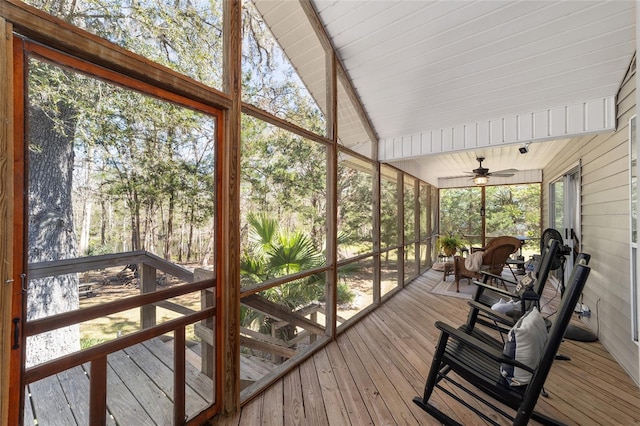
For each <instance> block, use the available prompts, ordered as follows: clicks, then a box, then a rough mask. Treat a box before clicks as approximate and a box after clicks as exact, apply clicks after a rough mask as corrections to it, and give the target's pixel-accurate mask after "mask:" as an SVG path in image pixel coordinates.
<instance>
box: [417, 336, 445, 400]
mask: <svg viewBox="0 0 640 426" xmlns="http://www.w3.org/2000/svg"><path fill="white" fill-rule="evenodd" d="M448 339H449V335H447V334H445V333H442V332H441V333H440V339H439V340H438V346H437V347H436V353H435V354H434V355H433V361H432V362H431V369H430V370H429V375H428V376H427V381H426V383H425V385H424V394H423V395H422V402H423V403H424V404H427V403H428V401H429V398H430V397H431V394H432V393H433V389H434V387H435V386H436V383H437V382H438V373H439V372H440V370H441V368H442V365H441V363H442V356H443V355H444V350H445V349H446V348H447V340H448ZM416 398H417V397H416Z"/></svg>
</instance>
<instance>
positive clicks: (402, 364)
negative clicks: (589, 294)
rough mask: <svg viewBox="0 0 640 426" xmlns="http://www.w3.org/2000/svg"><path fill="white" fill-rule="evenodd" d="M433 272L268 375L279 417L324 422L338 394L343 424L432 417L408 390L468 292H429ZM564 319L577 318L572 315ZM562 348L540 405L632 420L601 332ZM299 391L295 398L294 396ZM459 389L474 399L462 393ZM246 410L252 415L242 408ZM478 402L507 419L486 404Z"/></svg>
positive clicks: (258, 402)
mask: <svg viewBox="0 0 640 426" xmlns="http://www.w3.org/2000/svg"><path fill="white" fill-rule="evenodd" d="M441 279H442V274H441V273H437V272H435V271H434V272H431V271H429V272H427V273H426V274H424V275H423V276H421V277H419V278H418V279H416V280H415V281H414V282H412V283H410V284H409V285H408V286H407V287H406V288H405V289H403V290H402V291H400V292H398V293H397V294H395V295H394V296H393V297H392V298H391V299H390V300H388V301H387V302H386V303H385V304H384V305H383V306H381V307H380V308H378V309H377V310H375V311H374V312H372V313H371V314H369V315H368V316H367V317H365V318H363V319H361V320H360V321H358V322H357V323H356V324H354V325H353V326H352V327H350V328H349V329H348V330H345V331H344V332H343V333H341V334H340V335H339V336H338V337H337V338H336V341H335V342H331V343H330V344H329V345H328V346H326V347H325V348H324V349H323V350H322V354H316V355H314V356H313V357H311V358H309V359H307V360H306V361H304V362H303V363H302V364H301V365H299V366H298V367H296V368H294V369H293V370H292V371H291V372H290V373H288V374H287V375H286V376H285V377H283V378H282V379H280V380H278V381H276V382H275V383H274V385H273V386H277V387H279V388H280V389H282V390H283V392H284V395H283V401H284V404H285V407H284V409H283V417H284V419H285V421H284V424H285V425H288V424H309V425H328V424H332V423H331V422H330V421H329V417H330V416H334V415H337V416H340V413H337V414H336V407H335V405H334V404H331V403H329V404H327V403H326V401H337V400H338V399H339V398H341V399H342V401H343V402H344V406H345V407H346V410H347V413H348V418H347V421H346V422H345V423H343V424H374V425H379V424H392V425H393V424H403V425H436V424H438V422H436V421H435V420H434V419H433V418H432V417H430V416H429V415H428V414H427V413H425V412H423V411H422V410H420V409H418V408H417V406H415V404H413V403H412V402H411V400H412V398H413V397H414V396H416V395H419V394H421V393H422V388H423V386H424V380H425V378H426V375H427V372H428V369H429V366H430V363H431V360H432V357H433V351H434V349H435V345H436V342H437V338H438V335H439V333H438V330H437V329H436V328H435V326H434V323H435V321H444V322H447V323H449V324H452V325H455V326H457V325H460V324H462V323H464V322H465V321H466V317H467V313H468V305H467V301H466V300H464V299H461V298H455V297H449V296H443V295H438V294H434V293H431V292H430V289H431V288H432V287H433V286H435V285H436V284H437V283H438V282H439V281H440V280H441ZM464 285H466V284H464ZM547 287H551V286H547ZM548 290H549V292H548V294H545V296H546V298H545V300H547V301H549V302H548V305H549V306H547V307H548V308H550V309H551V312H552V311H553V309H554V305H555V304H557V303H558V302H559V295H556V294H555V293H556V292H555V291H554V289H553V288H549V289H548ZM572 321H573V322H574V323H576V324H579V320H577V318H574V319H573V320H572ZM560 353H561V354H563V355H567V356H569V357H570V358H571V360H569V361H556V362H555V363H554V365H553V367H552V369H551V373H550V375H549V378H548V379H547V383H546V384H545V389H546V390H547V392H548V393H549V398H544V397H541V398H540V399H539V402H538V405H537V406H536V409H537V410H538V411H540V412H542V413H543V414H547V415H551V416H553V417H556V418H558V419H559V420H561V421H564V422H566V423H568V424H570V425H579V424H620V425H632V424H640V410H638V407H640V390H639V389H638V386H637V385H636V384H635V383H634V382H633V381H632V380H631V379H630V378H629V377H628V376H627V374H626V373H625V372H624V370H623V369H622V368H621V367H620V366H619V365H618V364H617V363H616V361H615V360H614V359H613V358H612V357H611V356H610V355H609V353H608V352H607V351H606V349H604V348H603V347H602V345H601V344H600V343H599V342H592V343H585V342H574V341H569V340H566V341H564V342H563V343H562V345H561V347H560ZM328 371H332V372H333V376H334V378H335V382H334V381H333V380H330V381H328V373H327V372H328ZM321 383H325V385H321ZM326 383H330V385H326ZM455 392H456V394H458V395H460V391H455ZM322 393H330V394H331V395H322ZM300 399H302V400H303V401H304V406H303V407H300V406H299V404H300V403H299V402H297V403H296V402H295V401H300ZM464 399H465V400H466V401H468V402H470V403H472V404H474V405H475V406H478V407H480V405H478V404H477V403H475V402H474V401H473V400H471V398H470V397H465V398H464ZM319 401H321V402H319ZM432 401H433V402H434V404H435V405H437V406H438V407H439V408H441V409H442V410H443V411H445V412H446V413H447V414H449V415H451V416H452V417H454V418H455V419H457V420H458V421H460V422H461V423H463V424H469V425H470V424H473V425H477V424H481V423H479V421H480V419H479V418H478V417H477V416H476V415H475V414H473V413H471V412H470V411H469V410H467V409H466V408H464V407H462V406H461V405H460V404H458V403H457V402H455V401H453V400H451V398H449V397H447V396H444V395H443V394H442V392H439V391H437V390H436V392H435V393H434V396H433V397H432ZM263 406H264V404H263V399H262V398H261V397H260V396H258V397H257V398H256V399H254V400H251V401H248V402H247V403H246V404H245V405H243V407H242V409H241V413H240V414H237V413H236V414H231V415H229V416H228V417H222V418H221V419H219V420H220V423H216V424H234V425H235V424H238V425H253V424H256V420H259V419H263V420H264V417H262V414H261V410H262V409H263V408H262V407H263ZM249 412H250V413H251V416H245V413H249ZM483 412H484V413H485V414H487V415H489V416H490V417H492V418H495V419H496V420H498V421H499V422H500V424H505V425H506V424H508V422H507V421H506V420H504V419H498V417H496V415H495V413H492V412H490V411H489V410H488V409H486V408H484V407H483ZM294 413H295V414H294ZM354 413H357V415H355V414H354ZM263 424H264V423H263ZM531 424H532V425H535V424H537V423H536V422H533V421H532V422H531Z"/></svg>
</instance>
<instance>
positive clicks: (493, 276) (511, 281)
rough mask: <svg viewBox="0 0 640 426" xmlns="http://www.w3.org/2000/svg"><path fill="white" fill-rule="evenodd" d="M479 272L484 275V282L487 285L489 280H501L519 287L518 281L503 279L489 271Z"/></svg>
mask: <svg viewBox="0 0 640 426" xmlns="http://www.w3.org/2000/svg"><path fill="white" fill-rule="evenodd" d="M479 272H480V274H482V275H483V282H485V283H486V282H487V280H488V279H489V278H494V279H496V280H500V281H502V282H503V283H507V284H509V285H512V286H514V287H515V286H517V285H518V283H517V282H516V281H513V280H510V279H508V278H504V277H502V276H500V275H496V274H492V273H491V272H489V271H479Z"/></svg>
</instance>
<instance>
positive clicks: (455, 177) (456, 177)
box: [440, 175, 473, 179]
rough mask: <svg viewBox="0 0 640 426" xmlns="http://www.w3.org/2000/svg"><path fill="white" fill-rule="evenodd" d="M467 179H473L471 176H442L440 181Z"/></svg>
mask: <svg viewBox="0 0 640 426" xmlns="http://www.w3.org/2000/svg"><path fill="white" fill-rule="evenodd" d="M468 177H473V176H469V175H462V176H443V177H441V178H440V179H461V178H468Z"/></svg>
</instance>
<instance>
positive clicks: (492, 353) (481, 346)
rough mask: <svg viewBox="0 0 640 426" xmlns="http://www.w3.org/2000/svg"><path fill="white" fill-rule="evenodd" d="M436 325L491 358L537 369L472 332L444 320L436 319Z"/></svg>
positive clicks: (531, 369) (526, 368)
mask: <svg viewBox="0 0 640 426" xmlns="http://www.w3.org/2000/svg"><path fill="white" fill-rule="evenodd" d="M436 327H437V328H438V329H439V330H440V331H441V333H444V334H446V335H447V336H448V337H450V338H453V339H454V340H458V341H459V342H461V343H463V344H465V345H469V346H471V347H473V348H474V349H476V350H478V351H479V352H481V353H483V354H485V355H487V356H488V357H489V358H491V359H493V360H494V361H497V362H499V363H504V364H509V365H513V366H514V367H518V368H522V369H523V370H526V371H529V372H530V373H533V372H534V371H535V370H534V369H533V368H531V367H529V366H528V365H526V364H523V363H521V362H520V361H516V360H515V359H511V358H508V357H507V356H505V355H504V354H503V353H502V352H500V351H499V350H498V349H496V348H494V347H492V346H489V345H488V344H486V343H484V342H482V341H481V340H479V339H477V338H475V337H474V336H473V335H471V334H467V333H465V332H464V331H463V330H460V329H457V328H453V327H452V326H450V325H449V324H446V323H444V322H442V321H436Z"/></svg>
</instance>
